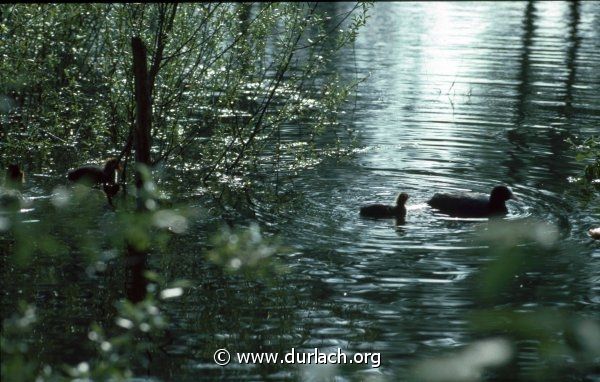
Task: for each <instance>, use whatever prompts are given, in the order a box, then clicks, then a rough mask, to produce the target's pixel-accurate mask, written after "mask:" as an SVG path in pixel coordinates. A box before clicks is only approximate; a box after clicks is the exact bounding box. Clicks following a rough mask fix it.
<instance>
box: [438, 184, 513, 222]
mask: <svg viewBox="0 0 600 382" xmlns="http://www.w3.org/2000/svg"><path fill="white" fill-rule="evenodd" d="M509 199H514V195H513V193H512V191H511V190H510V189H509V188H508V187H506V186H496V187H494V189H493V190H492V192H491V194H490V197H489V198H486V197H474V196H466V195H451V194H435V195H433V197H432V198H431V199H430V200H429V201H428V202H427V204H429V205H430V206H431V207H433V208H435V209H437V210H439V211H440V212H442V213H444V214H446V215H450V216H456V217H463V218H481V217H490V216H497V215H506V214H507V213H508V209H507V208H506V204H505V202H506V201H507V200H509Z"/></svg>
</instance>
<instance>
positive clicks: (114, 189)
mask: <svg viewBox="0 0 600 382" xmlns="http://www.w3.org/2000/svg"><path fill="white" fill-rule="evenodd" d="M122 169H123V168H122V167H121V163H120V162H119V160H118V159H117V158H108V159H107V160H106V162H105V163H104V167H100V166H94V165H87V166H82V167H79V168H76V169H74V170H71V171H69V173H68V174H67V179H69V180H70V181H72V182H78V183H85V184H88V185H91V186H100V185H102V189H103V190H104V193H105V194H106V198H107V199H108V204H109V205H110V206H111V207H113V208H114V205H113V202H112V198H113V197H114V196H115V195H116V194H117V193H118V192H119V188H120V187H119V184H118V183H117V179H118V174H119V172H120V171H121V170H122Z"/></svg>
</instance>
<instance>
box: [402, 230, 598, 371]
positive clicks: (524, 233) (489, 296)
mask: <svg viewBox="0 0 600 382" xmlns="http://www.w3.org/2000/svg"><path fill="white" fill-rule="evenodd" d="M558 236H559V232H558V230H557V229H556V227H555V226H553V225H549V224H544V223H539V222H535V221H524V222H519V223H514V222H513V223H507V222H505V223H495V224H490V226H489V228H488V229H487V230H486V231H484V232H482V235H481V237H482V239H483V243H484V244H485V248H486V251H488V252H489V253H490V254H491V255H493V259H494V260H493V261H492V262H490V263H489V264H488V265H487V266H486V267H485V268H484V269H482V270H481V271H479V272H478V274H477V275H476V277H475V278H474V279H473V290H474V294H473V298H474V301H475V309H473V311H472V312H471V314H470V317H469V321H470V324H471V328H472V330H473V331H474V333H475V334H476V336H477V337H483V338H484V339H480V340H478V341H474V342H473V343H472V344H470V345H469V346H467V347H465V348H464V349H462V350H461V351H457V352H454V353H453V354H450V355H447V356H444V357H440V358H438V359H432V360H424V361H422V362H421V363H419V364H417V365H416V366H415V368H414V370H413V372H414V374H413V378H414V380H418V381H436V382H442V381H457V382H458V381H462V382H464V381H480V380H484V379H486V376H487V377H491V379H492V380H503V381H504V380H511V381H554V380H556V381H567V380H570V378H573V380H580V379H581V378H583V376H585V375H590V373H592V374H593V373H594V372H597V371H598V369H597V366H598V364H599V363H598V362H599V361H600V322H599V321H598V320H597V317H595V316H594V315H593V314H592V312H587V313H586V312H585V311H583V312H581V313H570V312H568V311H567V310H566V309H565V308H564V307H560V306H551V305H550V304H549V303H550V302H552V301H557V299H558V297H557V296H552V295H551V294H550V293H555V292H551V291H556V290H560V288H556V285H554V286H553V283H555V282H556V281H555V280H554V278H553V277H552V275H553V274H557V273H565V272H567V270H568V269H571V268H573V267H580V268H583V267H585V266H586V264H585V261H586V260H585V259H581V258H580V257H579V256H578V255H579V253H578V250H577V248H562V247H561V246H560V242H559V240H558ZM548 258H552V261H547V260H548ZM580 274H585V272H580ZM560 293H569V289H568V286H565V288H562V290H561V292H560ZM531 352H536V353H537V355H538V357H537V358H536V359H535V361H534V360H531V359H529V360H528V362H525V360H526V359H527V356H528V355H529V354H531ZM490 369H492V370H494V371H493V372H490Z"/></svg>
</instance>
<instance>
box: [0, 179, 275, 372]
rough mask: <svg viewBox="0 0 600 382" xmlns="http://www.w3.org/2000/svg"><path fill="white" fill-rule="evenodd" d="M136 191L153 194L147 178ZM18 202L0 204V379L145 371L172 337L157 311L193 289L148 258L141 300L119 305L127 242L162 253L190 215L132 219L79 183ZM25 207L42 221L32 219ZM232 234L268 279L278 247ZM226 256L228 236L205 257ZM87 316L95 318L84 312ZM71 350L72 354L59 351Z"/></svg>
mask: <svg viewBox="0 0 600 382" xmlns="http://www.w3.org/2000/svg"><path fill="white" fill-rule="evenodd" d="M143 189H144V190H145V192H146V193H147V200H152V196H155V195H156V194H157V191H156V187H155V185H154V184H153V183H152V182H151V180H149V179H146V181H145V185H144V187H143ZM17 201H18V202H19V203H21V205H20V206H17V207H16V208H14V206H13V205H11V206H10V208H8V209H2V208H0V219H1V220H2V221H1V224H0V233H1V234H2V236H1V237H0V246H1V247H0V248H2V256H0V261H1V262H2V263H1V267H0V269H1V273H0V276H1V287H2V290H3V298H2V311H3V314H2V318H3V322H2V325H3V326H2V334H1V335H0V341H1V343H2V380H3V381H4V380H6V381H19V380H22V381H33V380H38V381H61V380H73V379H80V380H127V379H130V378H131V377H132V376H134V375H136V374H137V373H139V370H145V369H147V368H148V367H149V365H150V363H151V358H148V357H149V355H152V354H159V353H161V352H162V351H163V350H162V346H163V345H164V344H166V343H168V341H169V331H168V330H167V324H168V321H169V320H168V317H166V315H165V314H164V313H162V312H161V310H162V309H161V306H162V305H163V304H164V303H166V302H167V300H171V299H177V298H181V296H182V295H183V294H184V293H185V291H186V290H187V289H189V288H190V287H192V286H193V285H192V284H191V283H190V282H189V281H186V280H184V279H181V278H180V279H175V280H170V279H168V278H167V276H165V275H163V272H160V273H159V272H158V270H157V269H156V265H157V264H156V262H153V263H151V264H150V269H151V270H150V271H148V272H147V274H146V277H147V278H148V280H150V284H149V286H148V294H147V296H146V298H145V300H144V301H142V302H140V303H138V304H132V303H130V302H128V301H126V300H124V299H123V295H124V291H123V290H122V288H120V287H115V285H116V286H121V285H125V280H124V277H125V276H124V263H125V261H124V260H123V255H122V254H123V252H124V249H125V243H136V244H139V245H140V246H143V247H149V248H151V249H152V252H153V254H154V255H158V258H160V256H165V255H166V254H167V253H171V252H170V251H171V249H170V248H171V247H170V246H169V243H170V242H171V241H173V239H176V238H177V237H178V236H180V235H185V234H186V232H187V231H188V229H189V223H188V220H189V219H190V217H192V216H194V213H193V210H191V209H187V208H182V207H172V208H168V209H167V208H161V207H159V206H158V205H157V204H148V206H149V207H151V208H149V209H148V210H147V211H146V212H136V213H131V212H127V210H128V209H127V208H123V207H124V205H123V203H126V202H127V201H126V200H125V201H123V200H120V204H118V207H120V208H119V209H118V210H117V211H116V212H114V211H112V210H111V209H110V208H109V207H108V205H107V202H106V199H105V196H104V195H103V194H102V192H100V191H98V190H94V189H90V188H87V187H82V186H78V185H76V186H74V187H73V188H72V189H67V188H64V187H59V188H57V189H55V190H54V192H53V195H52V198H51V199H49V200H45V201H44V200H41V201H40V200H38V201H31V200H27V199H25V200H23V197H21V196H19V198H18V199H17ZM132 202H133V201H132ZM25 205H27V207H28V208H27V209H21V207H24V206H25ZM32 207H34V208H32ZM25 211H32V212H33V211H36V213H40V217H39V219H37V216H36V218H34V219H31V218H32V216H30V215H28V214H27V212H25ZM57 222H60V223H59V224H57ZM236 234H239V237H240V239H241V240H248V242H247V243H246V244H244V243H240V244H239V247H236V248H235V250H239V251H241V250H243V253H240V254H239V256H238V257H239V258H241V259H244V258H245V256H247V257H248V259H260V261H250V262H244V267H243V269H244V271H246V272H248V273H249V274H254V275H263V276H266V275H268V273H269V269H271V268H269V267H270V266H271V265H270V264H269V259H268V257H269V256H271V255H272V254H274V253H276V252H278V251H279V248H278V246H277V245H274V244H265V243H263V242H262V237H261V235H260V234H259V233H258V231H257V229H256V227H254V228H250V229H249V230H248V231H247V232H246V231H244V230H238V231H237V233H236ZM224 235H225V233H223V235H221V236H218V237H225V236H224ZM221 246H222V247H221ZM232 250H233V249H232V247H231V240H229V244H227V243H221V241H219V240H217V241H215V245H214V246H213V249H212V252H211V253H213V255H212V257H211V258H213V259H216V262H217V263H225V261H221V260H218V257H219V255H218V254H221V253H223V254H227V255H230V254H231V253H232V252H231V251H232ZM155 257H156V256H155ZM90 294H91V296H93V297H91V300H90ZM90 303H91V304H92V306H90ZM57 305H58V306H60V305H64V308H63V309H57ZM90 311H91V312H95V314H94V315H92V316H88V313H89V312H90ZM99 313H100V314H99ZM69 348H73V349H74V350H75V351H76V353H74V354H69V352H63V350H62V349H69Z"/></svg>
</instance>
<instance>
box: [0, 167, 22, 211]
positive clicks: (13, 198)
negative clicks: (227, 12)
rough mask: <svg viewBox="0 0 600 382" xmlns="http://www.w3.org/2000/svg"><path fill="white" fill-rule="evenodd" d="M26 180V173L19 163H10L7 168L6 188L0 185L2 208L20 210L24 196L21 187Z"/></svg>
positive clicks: (0, 204) (0, 206)
mask: <svg viewBox="0 0 600 382" xmlns="http://www.w3.org/2000/svg"><path fill="white" fill-rule="evenodd" d="M24 182H25V173H24V172H23V171H22V170H21V168H20V167H19V165H18V164H9V165H8V168H7V170H6V177H5V180H4V188H2V187H0V209H8V210H18V209H19V208H21V205H22V202H23V196H22V195H21V192H19V189H20V188H21V187H22V186H23V183H24Z"/></svg>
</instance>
